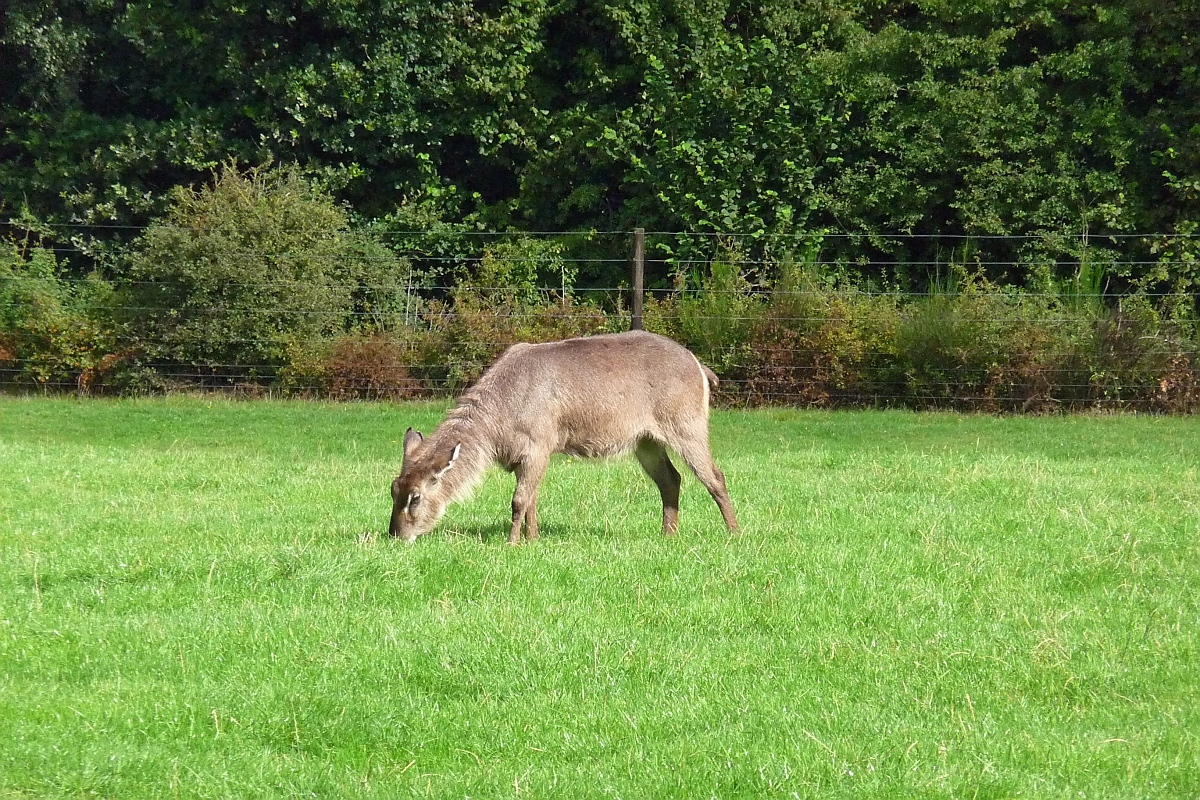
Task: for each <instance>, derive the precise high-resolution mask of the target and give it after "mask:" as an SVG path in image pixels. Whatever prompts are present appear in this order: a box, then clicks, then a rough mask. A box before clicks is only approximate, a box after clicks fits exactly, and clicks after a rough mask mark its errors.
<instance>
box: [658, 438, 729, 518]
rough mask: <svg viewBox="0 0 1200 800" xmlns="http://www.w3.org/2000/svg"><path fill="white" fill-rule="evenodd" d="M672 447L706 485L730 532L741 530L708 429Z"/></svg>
mask: <svg viewBox="0 0 1200 800" xmlns="http://www.w3.org/2000/svg"><path fill="white" fill-rule="evenodd" d="M672 446H673V447H674V448H675V450H676V452H678V453H679V455H680V456H681V457H682V458H683V460H684V461H685V462H687V465H688V467H690V468H691V470H692V472H694V473H695V474H696V478H697V479H698V480H699V481H700V483H702V484H704V488H705V489H708V493H709V494H710V495H711V496H712V499H713V500H714V501H715V502H716V504H717V508H719V509H721V518H722V519H724V520H725V527H726V528H728V529H729V532H730V533H737V532H738V531H739V530H741V528H739V526H738V521H737V515H736V514H734V513H733V501H732V500H730V499H729V489H728V488H726V486H725V473H723V472H721V470H720V468H719V467H717V464H716V462H714V461H713V458H712V453H711V452H710V451H709V449H708V429H707V428H705V429H703V430H700V431H695V432H693V434H692V435H691V436H687V437H682V438H681V439H680V440H679V441H678V442H673V443H672Z"/></svg>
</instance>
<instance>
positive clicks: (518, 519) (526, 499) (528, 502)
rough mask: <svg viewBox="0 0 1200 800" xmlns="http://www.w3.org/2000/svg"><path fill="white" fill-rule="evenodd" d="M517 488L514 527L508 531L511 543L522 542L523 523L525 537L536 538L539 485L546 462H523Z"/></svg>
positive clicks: (513, 518) (514, 493)
mask: <svg viewBox="0 0 1200 800" xmlns="http://www.w3.org/2000/svg"><path fill="white" fill-rule="evenodd" d="M516 473H517V489H516V491H515V492H513V500H512V528H511V529H510V530H509V532H508V543H509V544H520V543H521V523H525V538H526V539H529V540H533V539H536V538H537V536H538V524H537V496H538V486H539V485H540V484H541V482H542V476H543V475H545V473H546V465H545V464H522V465H519V466H518V467H517V469H516Z"/></svg>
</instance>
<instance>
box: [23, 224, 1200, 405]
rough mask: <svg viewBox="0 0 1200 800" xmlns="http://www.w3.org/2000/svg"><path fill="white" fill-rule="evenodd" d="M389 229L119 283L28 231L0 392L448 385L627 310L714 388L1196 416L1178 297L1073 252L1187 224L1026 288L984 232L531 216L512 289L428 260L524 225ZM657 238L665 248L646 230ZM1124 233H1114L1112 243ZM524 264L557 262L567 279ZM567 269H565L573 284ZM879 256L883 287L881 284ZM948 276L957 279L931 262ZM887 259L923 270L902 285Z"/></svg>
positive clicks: (1133, 249) (394, 390) (235, 255)
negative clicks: (519, 347) (36, 246)
mask: <svg viewBox="0 0 1200 800" xmlns="http://www.w3.org/2000/svg"><path fill="white" fill-rule="evenodd" d="M114 227H118V226H114ZM120 229H121V230H126V231H128V232H131V233H135V234H136V233H139V232H142V231H141V229H133V228H120ZM71 230H73V231H74V230H77V229H71ZM390 235H391V236H392V237H393V238H395V239H403V238H405V237H407V238H408V239H412V240H414V241H415V242H416V246H410V247H409V248H408V249H404V248H400V247H398V246H397V248H396V250H395V251H394V252H393V253H392V254H391V255H389V256H386V257H382V256H381V257H380V260H382V261H389V263H391V262H394V263H396V264H397V265H398V266H397V268H396V271H395V273H394V274H391V275H384V276H382V277H380V276H379V275H376V276H375V277H374V278H372V279H370V280H367V281H358V282H346V281H344V280H343V281H340V282H339V281H337V280H335V279H334V278H332V277H331V276H333V275H335V274H336V270H333V269H332V267H331V268H330V269H329V270H328V271H327V273H326V274H325V275H324V277H322V278H320V280H321V281H325V282H323V283H322V282H320V281H318V282H316V283H314V282H313V280H312V279H303V280H298V279H296V278H295V277H285V274H286V270H283V269H282V268H280V269H277V270H276V271H277V274H274V273H272V270H273V269H276V268H278V267H280V265H286V264H288V263H289V262H290V261H292V260H303V259H310V260H311V259H314V258H317V259H318V260H319V257H316V256H314V255H313V254H311V253H306V252H287V251H282V252H278V251H277V252H262V251H260V250H256V249H253V248H241V249H237V248H235V249H229V250H226V251H224V252H223V253H222V257H223V258H227V259H234V260H238V259H241V260H243V261H245V262H254V263H258V262H263V263H265V264H266V266H265V267H263V268H262V269H259V270H258V271H257V272H255V273H253V274H257V275H263V276H265V277H259V278H256V279H248V278H246V277H244V276H243V277H238V274H237V273H236V271H234V272H227V273H225V274H226V276H227V277H226V278H224V279H216V278H214V277H212V276H209V277H205V276H204V275H203V274H189V275H188V276H182V275H180V276H175V277H174V278H171V279H165V278H162V277H158V278H144V277H133V278H131V277H129V276H128V275H121V274H120V271H119V270H111V269H110V270H109V272H108V273H104V272H103V271H102V273H101V275H100V276H99V277H97V276H96V275H83V274H79V273H78V272H71V271H69V270H64V269H62V268H61V264H62V263H64V262H69V261H70V260H71V259H78V258H81V257H82V256H83V255H85V254H86V252H87V250H86V248H84V247H81V246H78V245H75V244H69V243H68V244H63V243H59V244H53V243H50V244H43V246H42V250H43V252H46V253H50V254H52V255H53V257H54V258H55V259H57V260H58V263H59V265H60V268H58V269H57V271H51V272H47V271H45V270H43V271H42V272H40V273H36V272H34V271H30V270H26V271H24V272H22V271H20V270H19V269H12V268H10V269H8V272H7V273H5V272H2V271H0V388H2V389H5V390H8V391H20V392H28V391H42V392H54V391H59V392H77V393H92V394H102V393H111V394H130V393H143V392H170V391H205V392H224V393H230V394H235V395H244V396H273V395H287V396H307V397H332V398H339V399H348V398H364V399H402V398H417V397H446V396H453V395H455V394H457V393H459V392H461V391H462V390H464V389H465V388H466V387H467V386H469V385H470V384H471V383H472V382H473V381H474V380H475V379H476V378H478V376H479V375H480V374H481V373H482V371H483V370H484V369H485V368H486V367H487V365H488V364H489V363H490V362H491V361H492V360H493V359H494V358H495V357H496V356H498V355H499V354H500V353H501V352H502V351H503V350H504V348H506V347H507V346H509V345H511V344H513V343H515V342H517V341H533V342H537V341H550V340H556V339H561V338H567V337H570V336H579V335H592V334H599V333H611V332H618V331H622V330H627V329H629V328H630V327H644V328H646V329H648V330H652V331H656V332H659V333H662V334H664V335H667V336H669V337H671V338H673V339H675V340H677V341H680V342H681V343H683V344H685V345H686V346H688V347H689V348H690V349H692V350H693V352H695V353H696V354H697V356H698V357H700V358H701V359H702V360H703V361H705V363H707V364H709V365H710V366H711V367H712V368H713V369H714V370H715V371H716V372H717V374H718V375H719V377H720V387H719V390H718V392H717V393H716V394H715V398H716V401H717V402H718V403H721V404H725V405H792V406H818V407H861V406H872V407H879V406H898V407H910V408H954V409H968V410H983V411H1016V412H1020V411H1038V412H1047V411H1057V410H1072V409H1086V408H1095V409H1126V410H1146V411H1159V412H1195V411H1196V410H1198V409H1200V357H1198V352H1197V341H1198V339H1197V325H1196V295H1195V294H1194V293H1192V294H1188V293H1186V292H1184V293H1181V292H1180V291H1179V289H1178V288H1176V289H1174V290H1170V289H1166V288H1162V287H1156V286H1151V285H1149V284H1146V285H1142V286H1140V287H1138V290H1137V291H1136V292H1131V291H1130V286H1129V285H1128V283H1126V284H1125V285H1123V286H1121V287H1119V288H1118V287H1117V286H1116V284H1115V282H1113V281H1109V282H1107V283H1106V282H1104V281H1095V280H1092V281H1091V282H1088V281H1084V280H1082V279H1081V278H1082V272H1083V270H1082V267H1083V265H1086V264H1093V265H1094V264H1096V263H1100V267H1099V268H1098V269H1099V272H1098V273H1097V274H1100V275H1107V276H1120V275H1126V276H1127V275H1130V274H1135V273H1137V272H1138V271H1139V270H1144V269H1146V268H1149V267H1153V268H1154V269H1156V270H1160V271H1164V270H1165V271H1166V272H1170V271H1171V270H1173V269H1176V268H1184V267H1186V268H1189V269H1191V268H1194V264H1195V262H1194V261H1193V260H1192V256H1191V255H1188V254H1187V253H1185V254H1184V256H1179V255H1178V253H1174V251H1172V252H1171V253H1168V252H1166V249H1165V248H1164V247H1163V246H1162V243H1163V242H1167V241H1176V240H1179V239H1181V238H1182V239H1188V238H1190V237H1181V236H1180V235H1178V234H1155V235H1148V234H1119V235H1113V236H1110V237H1105V239H1104V240H1101V241H1102V244H1103V245H1104V246H1105V247H1109V248H1110V250H1108V251H1105V252H1104V254H1103V255H1104V257H1103V259H1100V261H1099V262H1097V261H1096V260H1095V259H1096V258H1099V257H1098V256H1097V253H1099V252H1100V250H1098V249H1096V247H1095V243H1096V242H1097V241H1098V239H1097V237H1090V238H1089V237H1086V236H1079V237H1075V238H1073V239H1071V242H1072V246H1073V248H1074V249H1073V250H1071V248H1066V249H1065V250H1063V252H1064V253H1065V252H1066V251H1067V250H1071V252H1072V253H1074V256H1073V257H1074V258H1075V260H1073V261H1072V260H1069V259H1067V260H1060V261H1057V262H1053V263H1054V264H1055V266H1056V269H1057V273H1056V274H1057V275H1058V279H1057V280H1056V281H1050V282H1044V283H1043V284H1041V285H1036V286H1028V285H1027V286H1025V287H1023V288H1021V289H1015V288H1012V287H1011V286H1008V287H1005V286H1001V285H1000V284H998V283H995V282H989V281H988V280H987V279H986V277H984V278H979V279H976V278H974V277H971V276H972V275H984V274H985V273H987V272H988V271H992V272H995V273H998V274H1018V273H1019V274H1027V273H1028V272H1029V271H1030V269H1031V267H1032V266H1036V265H1039V264H1040V265H1043V266H1044V264H1045V263H1047V262H1046V261H1045V260H1042V261H1038V260H1036V259H1024V258H1008V259H1006V258H1001V257H991V256H988V255H987V253H986V252H985V251H986V247H981V248H977V249H976V250H974V251H973V253H974V255H971V254H970V253H966V251H964V250H962V249H961V248H960V250H959V256H956V257H955V258H942V257H941V256H940V255H939V256H937V257H914V256H912V254H911V251H910V252H909V254H908V257H907V258H904V259H901V258H899V257H898V256H897V257H895V258H893V257H890V256H889V257H883V256H882V255H881V254H880V247H881V245H880V244H879V242H880V241H882V240H883V239H886V241H885V242H884V245H886V244H887V242H893V243H894V242H900V243H912V242H918V243H920V245H921V247H922V248H923V249H924V250H925V251H928V252H933V251H937V248H938V246H939V245H940V244H944V243H945V242H947V241H949V242H955V243H961V242H962V241H966V240H967V238H966V237H953V236H951V237H946V236H939V237H922V236H918V235H907V234H905V235H892V236H890V237H869V236H865V235H861V234H854V235H851V234H836V233H824V234H821V235H820V236H819V237H813V236H811V235H808V236H806V237H793V239H792V240H789V241H796V242H799V243H811V242H813V241H820V242H825V241H826V240H830V239H833V240H843V241H844V243H845V244H847V249H846V250H845V251H844V252H843V254H841V255H836V256H825V255H823V254H824V253H825V252H826V251H827V250H828V248H827V249H826V250H820V249H810V250H808V251H806V254H805V255H804V256H803V258H799V259H793V258H792V257H791V256H781V255H780V252H781V251H777V252H775V253H772V252H770V251H767V250H763V249H761V248H760V249H759V250H757V251H749V250H747V249H742V250H739V249H737V248H736V247H734V248H730V247H728V246H726V247H725V248H724V249H710V250H709V251H707V253H705V252H703V251H702V250H701V249H692V250H687V249H686V248H680V247H679V246H678V245H679V242H680V241H683V240H685V239H686V240H687V241H703V240H716V238H717V237H716V236H705V235H698V234H686V235H684V234H677V233H671V232H638V231H634V232H628V231H614V232H597V231H580V232H549V233H546V234H542V237H543V241H554V242H561V241H564V240H567V239H570V240H572V241H573V242H574V244H572V245H571V246H564V247H563V248H561V249H558V250H555V251H554V252H552V253H550V254H549V255H547V254H546V253H538V252H522V251H521V249H520V248H519V247H518V248H509V249H508V250H506V251H505V252H504V254H503V260H504V262H505V264H506V265H507V267H512V266H513V265H522V264H529V265H533V266H534V267H535V268H536V269H533V270H531V271H526V272H524V273H522V274H524V275H526V276H527V278H528V280H527V281H526V283H524V284H516V285H514V284H513V283H511V282H503V281H495V280H483V281H480V280H477V279H476V278H477V277H478V275H477V269H476V268H477V267H478V265H479V264H480V263H481V262H482V260H483V259H485V258H492V259H493V260H495V259H497V258H499V256H497V255H496V252H497V251H495V250H489V249H488V246H487V245H479V246H477V245H474V244H473V245H471V246H470V247H467V248H464V249H462V250H461V251H456V252H453V253H449V254H446V253H441V254H439V253H438V252H435V248H433V246H432V245H431V242H433V241H434V240H435V239H436V240H438V241H441V240H443V239H446V238H455V237H462V238H468V237H471V238H472V239H473V240H476V239H477V240H480V241H482V240H489V241H500V240H503V241H506V242H518V243H519V242H522V241H525V240H526V239H527V238H528V237H529V236H532V235H534V234H529V233H522V234H499V233H495V232H483V231H448V232H438V233H436V234H429V233H420V232H390ZM656 237H657V241H655V239H656ZM670 237H674V238H673V240H672V247H674V250H672V249H671V247H668V246H667V245H664V243H663V242H664V241H665V240H667V239H668V238H670ZM639 238H641V240H642V241H641V243H640V246H639V243H638V239H639ZM766 238H770V237H766ZM775 238H781V237H775ZM993 238H994V240H995V243H996V244H997V245H998V246H999V247H1000V248H1001V249H1002V248H1003V247H1014V246H1016V247H1019V246H1023V245H1025V244H1028V243H1031V242H1032V243H1040V244H1044V243H1045V242H1046V237H1040V238H1039V237H1032V236H1016V237H978V236H976V237H970V240H973V241H976V242H979V241H985V242H986V241H990V240H991V239H993ZM1068 238H1069V237H1068ZM740 239H747V240H754V241H761V240H763V239H764V236H762V235H753V234H730V235H722V240H723V241H726V242H728V241H736V240H740ZM1062 239H1063V237H1059V240H1058V242H1057V244H1056V245H1055V246H1060V245H1061V241H1062ZM867 241H873V242H875V244H874V245H872V246H871V247H866V246H864V247H863V249H862V250H861V252H859V253H858V254H857V255H855V253H854V252H853V247H854V245H855V243H862V242H867ZM581 243H582V244H581ZM409 244H410V245H411V244H412V243H411V242H410V243H409ZM1122 244H1125V245H1129V246H1128V247H1126V248H1125V249H1124V251H1122V252H1117V251H1116V250H1114V249H1112V248H1118V247H1119V246H1121V245H1122ZM1081 247H1085V248H1092V249H1091V250H1086V251H1085V250H1081V249H1080V248H1081ZM621 248H626V250H627V252H625V253H624V254H622V253H621V252H620V250H621ZM532 249H533V250H535V251H536V248H532ZM833 249H834V250H836V248H833ZM1190 252H1191V251H1188V253H1190ZM748 253H750V254H749V255H748ZM964 254H965V255H964ZM1156 254H1158V255H1161V257H1155V255H1156ZM901 255H903V254H901ZM1068 255H1070V253H1068ZM320 258H324V257H320ZM363 258H370V256H363ZM718 262H720V264H722V265H723V266H724V267H725V268H726V269H727V273H728V275H727V279H726V280H725V281H724V282H721V281H718V280H715V279H714V276H715V275H716V274H717V270H716V269H714V264H716V263H718ZM451 267H453V269H451ZM543 268H549V271H550V272H551V273H553V271H554V270H561V271H563V277H562V281H561V282H556V281H554V280H552V278H553V277H554V276H553V275H552V274H551V275H549V276H548V275H547V274H545V271H544V270H543ZM566 269H569V270H571V271H573V273H575V274H573V275H572V280H571V281H570V282H568V281H567V279H566V277H565V274H566V273H565V270H566ZM885 269H886V270H890V273H888V275H884V277H888V276H889V275H890V279H889V280H890V282H889V280H880V279H879V278H880V275H883V273H882V272H881V270H885ZM647 270H648V271H649V275H650V276H651V279H650V280H649V281H647V280H646V279H645V278H646V275H647ZM789 270H790V273H789V274H790V278H789V277H788V275H787V274H785V273H788V271H789ZM1073 271H1074V272H1075V273H1076V275H1075V278H1074V280H1072V279H1071V277H1070V276H1071V273H1072V272H1073ZM639 272H640V276H639ZM951 273H953V274H954V275H955V276H957V277H956V278H955V279H954V280H949V279H946V278H945V276H946V275H949V274H951ZM245 274H250V273H245ZM579 275H586V279H584V280H577V278H578V276H579ZM898 275H907V276H909V277H910V278H912V276H926V277H927V278H928V280H927V281H926V282H925V284H924V285H921V286H917V287H914V286H912V285H906V286H902V285H901V284H902V282H901V281H899V280H898V279H897V276H898ZM528 276H534V277H528ZM664 276H666V278H665V279H664ZM930 276H932V277H930ZM964 276H967V277H966V278H965V279H964ZM535 279H536V280H535ZM605 279H607V280H606V281H605ZM531 280H535V282H532V283H531V282H529V281H531ZM955 281H957V282H955ZM913 282H915V281H910V283H913ZM556 283H557V285H556ZM639 286H641V287H643V288H642V290H641V291H640V292H638V291H637V288H638V287H639Z"/></svg>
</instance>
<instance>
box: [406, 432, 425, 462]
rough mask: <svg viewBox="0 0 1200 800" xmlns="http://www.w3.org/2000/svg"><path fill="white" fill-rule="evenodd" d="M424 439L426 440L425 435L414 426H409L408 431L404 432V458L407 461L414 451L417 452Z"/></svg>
mask: <svg viewBox="0 0 1200 800" xmlns="http://www.w3.org/2000/svg"><path fill="white" fill-rule="evenodd" d="M423 441H425V437H424V436H422V435H421V432H420V431H414V430H413V429H412V428H409V429H408V430H407V431H405V432H404V460H405V461H407V460H408V459H409V458H411V457H412V454H413V453H414V452H416V449H417V447H418V446H419V445H420V444H421V442H423Z"/></svg>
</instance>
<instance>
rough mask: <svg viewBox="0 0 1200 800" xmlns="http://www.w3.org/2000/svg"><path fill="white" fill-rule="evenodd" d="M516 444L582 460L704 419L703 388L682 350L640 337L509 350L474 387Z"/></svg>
mask: <svg viewBox="0 0 1200 800" xmlns="http://www.w3.org/2000/svg"><path fill="white" fill-rule="evenodd" d="M476 388H477V390H479V391H480V392H483V393H486V394H488V395H491V396H492V398H491V399H493V400H494V401H496V402H497V404H498V405H499V406H501V407H502V409H503V413H504V414H505V416H506V417H507V419H508V420H509V422H510V425H511V430H513V431H514V433H515V434H516V435H518V436H528V437H530V438H532V439H536V440H547V441H548V440H552V441H553V442H554V449H556V450H560V451H564V452H568V453H577V454H579V455H583V456H604V455H616V454H618V453H622V452H628V451H629V450H631V449H632V448H633V447H634V446H635V445H636V443H637V441H638V440H640V439H641V438H642V437H644V436H647V435H650V436H656V437H658V436H660V435H661V434H662V432H663V431H664V429H668V428H669V429H679V428H681V427H684V426H686V425H688V424H690V423H693V422H695V421H696V420H697V418H701V419H704V420H707V417H708V383H707V380H706V379H705V377H704V371H703V369H702V368H701V366H700V363H699V362H698V361H697V360H696V358H695V357H694V356H693V355H692V354H691V353H690V352H689V351H688V350H687V349H686V348H684V347H682V346H680V345H679V344H676V343H675V342H673V341H671V340H670V339H667V338H666V337H663V336H659V335H657V334H653V333H648V332H645V331H629V332H627V333H616V334H604V335H600V336H589V337H583V338H578V339H565V340H563V341H559V342H549V343H545V344H534V345H531V344H521V345H515V346H514V347H512V348H509V350H507V351H506V352H505V353H504V355H502V356H501V357H500V358H499V359H498V360H497V361H496V362H495V364H493V366H492V367H491V369H489V370H488V372H487V373H485V375H484V377H483V378H482V379H481V380H480V382H479V384H478V385H477V387H476Z"/></svg>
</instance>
